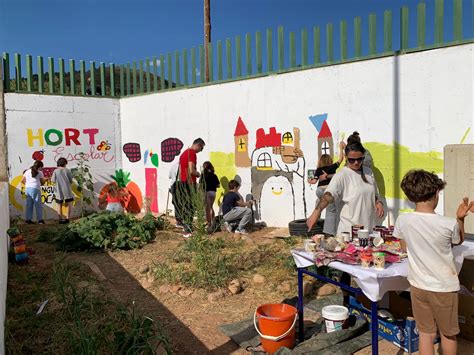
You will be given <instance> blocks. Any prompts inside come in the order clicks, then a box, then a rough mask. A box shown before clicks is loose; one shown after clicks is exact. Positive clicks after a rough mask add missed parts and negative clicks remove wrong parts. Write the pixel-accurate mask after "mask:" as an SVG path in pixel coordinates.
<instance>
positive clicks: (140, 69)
mask: <svg viewBox="0 0 474 355" xmlns="http://www.w3.org/2000/svg"><path fill="white" fill-rule="evenodd" d="M138 80H140V82H139V85H138V87H139V90H140V93H141V94H143V92H144V91H145V89H144V85H143V59H140V60H139V61H138Z"/></svg>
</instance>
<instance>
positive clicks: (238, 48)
mask: <svg viewBox="0 0 474 355" xmlns="http://www.w3.org/2000/svg"><path fill="white" fill-rule="evenodd" d="M241 52H242V44H241V43H240V36H236V37H235V60H236V64H237V68H236V69H237V78H241V77H242V53H241Z"/></svg>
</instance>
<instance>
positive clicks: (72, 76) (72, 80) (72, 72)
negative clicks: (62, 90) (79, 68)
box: [69, 59, 76, 95]
mask: <svg viewBox="0 0 474 355" xmlns="http://www.w3.org/2000/svg"><path fill="white" fill-rule="evenodd" d="M69 87H70V91H71V95H76V63H75V61H74V59H69Z"/></svg>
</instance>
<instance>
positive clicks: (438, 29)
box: [434, 0, 444, 44]
mask: <svg viewBox="0 0 474 355" xmlns="http://www.w3.org/2000/svg"><path fill="white" fill-rule="evenodd" d="M434 22H435V44H440V43H442V42H443V23H444V0H435V20H434Z"/></svg>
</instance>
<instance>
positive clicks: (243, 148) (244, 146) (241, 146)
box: [237, 138, 247, 152]
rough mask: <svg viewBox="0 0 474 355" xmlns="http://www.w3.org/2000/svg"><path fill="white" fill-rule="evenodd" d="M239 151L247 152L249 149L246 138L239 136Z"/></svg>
mask: <svg viewBox="0 0 474 355" xmlns="http://www.w3.org/2000/svg"><path fill="white" fill-rule="evenodd" d="M237 151H238V152H246V151H247V142H246V141H245V139H244V138H239V144H237Z"/></svg>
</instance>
